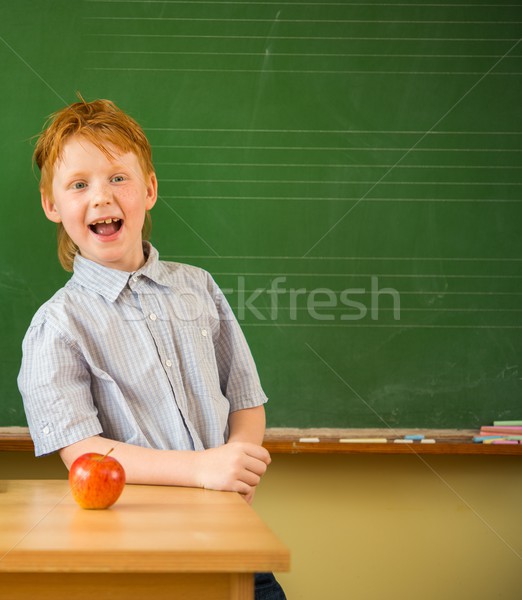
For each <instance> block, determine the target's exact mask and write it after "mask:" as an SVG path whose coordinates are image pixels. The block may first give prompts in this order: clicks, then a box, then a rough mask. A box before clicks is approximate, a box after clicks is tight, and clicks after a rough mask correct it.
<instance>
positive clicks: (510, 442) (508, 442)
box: [486, 440, 518, 445]
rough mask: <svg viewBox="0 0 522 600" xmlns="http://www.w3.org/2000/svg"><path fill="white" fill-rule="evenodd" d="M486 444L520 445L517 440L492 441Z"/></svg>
mask: <svg viewBox="0 0 522 600" xmlns="http://www.w3.org/2000/svg"><path fill="white" fill-rule="evenodd" d="M486 443H490V444H495V445H497V444H515V445H518V442H517V440H491V441H490V442H486Z"/></svg>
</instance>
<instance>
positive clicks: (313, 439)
mask: <svg viewBox="0 0 522 600" xmlns="http://www.w3.org/2000/svg"><path fill="white" fill-rule="evenodd" d="M320 441H321V440H320V439H319V438H318V437H304V438H299V442H300V443H301V442H302V443H305V444H317V443H318V442H320Z"/></svg>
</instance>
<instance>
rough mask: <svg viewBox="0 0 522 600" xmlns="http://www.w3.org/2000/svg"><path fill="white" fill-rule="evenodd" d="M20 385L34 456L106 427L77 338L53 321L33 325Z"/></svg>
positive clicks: (28, 338) (25, 349)
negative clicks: (66, 332)
mask: <svg viewBox="0 0 522 600" xmlns="http://www.w3.org/2000/svg"><path fill="white" fill-rule="evenodd" d="M22 350H23V357H22V365H21V369H20V373H19V375H18V387H19V389H20V393H21V394H22V399H23V402H24V409H25V414H26V416H27V422H28V425H29V431H30V433H31V437H32V439H33V442H34V446H35V454H36V456H41V455H43V454H49V453H50V452H54V451H56V450H59V449H61V448H64V447H65V446H68V445H70V444H73V443H75V442H78V441H80V440H82V439H85V438H87V437H90V436H93V435H98V434H100V433H101V432H102V427H101V424H100V422H99V420H98V418H97V410H96V407H95V406H94V403H93V400H92V395H91V391H90V374H89V371H88V369H87V368H86V366H85V363H84V361H83V359H82V357H81V355H80V354H79V352H78V350H77V349H76V348H75V347H74V344H73V343H72V342H71V341H69V340H67V338H66V337H65V336H64V334H63V333H61V332H60V331H58V330H57V329H55V328H53V326H51V325H50V324H49V323H46V322H45V321H43V322H42V321H40V322H38V323H36V324H35V323H33V324H32V325H31V327H30V328H29V330H28V332H27V334H26V336H25V338H24V342H23V345H22Z"/></svg>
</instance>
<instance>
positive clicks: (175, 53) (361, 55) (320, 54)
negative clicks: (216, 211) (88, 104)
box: [86, 50, 522, 58]
mask: <svg viewBox="0 0 522 600" xmlns="http://www.w3.org/2000/svg"><path fill="white" fill-rule="evenodd" d="M86 52H87V54H111V55H112V54H145V55H154V56H156V55H158V56H165V55H167V56H263V57H266V56H267V53H266V52H186V51H171V50H164V51H162V50H87V51H86ZM269 56H271V57H272V56H292V57H296V56H306V57H312V56H313V57H321V58H328V57H332V58H349V57H351V58H390V57H393V58H502V57H503V55H502V54H395V53H392V52H390V53H388V54H374V53H355V52H346V53H340V52H270V54H269ZM521 57H522V55H521V54H510V55H509V56H506V58H521Z"/></svg>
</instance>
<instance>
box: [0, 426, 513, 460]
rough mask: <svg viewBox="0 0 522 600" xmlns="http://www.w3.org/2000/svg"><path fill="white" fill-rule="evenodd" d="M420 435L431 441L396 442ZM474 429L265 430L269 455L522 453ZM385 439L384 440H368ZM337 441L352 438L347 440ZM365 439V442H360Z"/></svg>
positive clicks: (21, 431)
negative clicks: (482, 439) (483, 438)
mask: <svg viewBox="0 0 522 600" xmlns="http://www.w3.org/2000/svg"><path fill="white" fill-rule="evenodd" d="M409 434H414V435H415V434H420V435H423V436H424V437H425V438H427V439H434V440H435V443H420V442H417V441H416V442H412V443H408V444H404V443H396V442H395V440H396V439H401V438H404V436H405V435H409ZM475 435H478V430H476V429H393V430H390V429H331V428H320V429H295V428H278V427H274V428H270V429H267V431H266V435H265V440H264V443H263V445H264V446H265V448H267V450H268V451H269V452H270V453H271V454H490V455H518V456H522V445H521V444H518V445H505V446H504V445H496V444H495V445H493V444H475V443H473V441H472V440H473V437H474V436H475ZM376 438H377V439H386V443H382V442H372V441H370V440H372V439H376ZM340 440H355V441H351V442H347V441H342V442H341V441H340ZM361 440H365V441H361ZM0 451H29V452H33V451H34V446H33V442H32V440H31V437H30V435H29V430H28V429H27V427H0Z"/></svg>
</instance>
